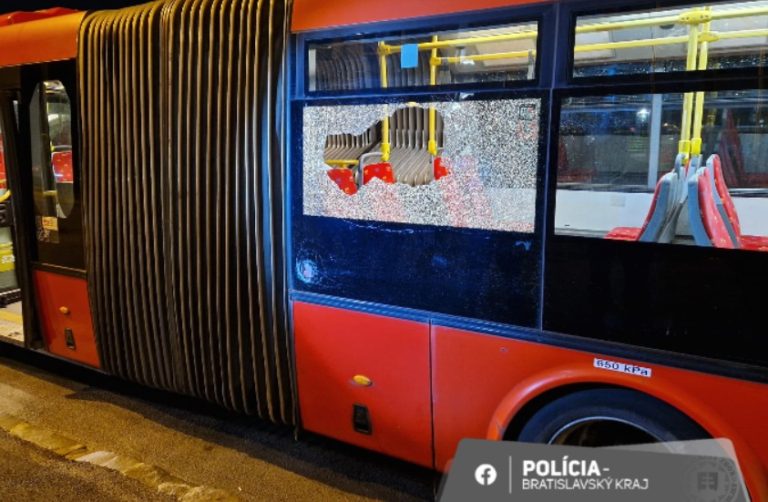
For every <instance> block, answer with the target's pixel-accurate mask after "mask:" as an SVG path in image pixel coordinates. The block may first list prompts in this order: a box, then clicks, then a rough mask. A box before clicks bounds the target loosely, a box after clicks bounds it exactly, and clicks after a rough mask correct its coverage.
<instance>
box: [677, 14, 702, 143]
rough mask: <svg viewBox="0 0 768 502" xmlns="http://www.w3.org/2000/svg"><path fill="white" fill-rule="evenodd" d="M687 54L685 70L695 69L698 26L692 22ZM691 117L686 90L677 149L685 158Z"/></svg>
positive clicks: (691, 104) (689, 140)
mask: <svg viewBox="0 0 768 502" xmlns="http://www.w3.org/2000/svg"><path fill="white" fill-rule="evenodd" d="M688 30H689V31H688V55H687V58H686V61H685V69H686V70H689V71H690V70H695V69H696V53H697V49H698V44H699V26H698V25H696V24H692V25H691V26H690V28H689V29H688ZM692 117H693V93H692V92H686V93H685V94H684V95H683V117H682V125H681V127H680V142H679V143H678V148H677V151H678V152H679V153H683V154H685V156H686V158H687V157H688V156H690V154H691V122H692Z"/></svg>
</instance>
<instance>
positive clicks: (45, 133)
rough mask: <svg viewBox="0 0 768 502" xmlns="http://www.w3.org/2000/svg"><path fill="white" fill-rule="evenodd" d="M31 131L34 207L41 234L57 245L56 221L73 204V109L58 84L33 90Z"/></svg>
mask: <svg viewBox="0 0 768 502" xmlns="http://www.w3.org/2000/svg"><path fill="white" fill-rule="evenodd" d="M30 129H31V142H32V171H33V183H34V189H35V206H36V209H37V213H38V216H39V217H41V219H42V220H41V222H42V223H41V228H42V230H43V233H45V234H46V235H50V236H51V237H52V238H54V240H53V242H56V241H55V234H56V232H57V228H58V225H57V224H56V220H58V219H59V218H66V217H67V216H69V213H70V212H71V211H72V208H73V206H74V203H75V200H74V170H73V164H72V110H71V106H70V102H69V97H68V95H67V91H66V89H65V88H64V85H63V84H62V83H61V82H60V81H58V80H49V81H45V82H42V83H41V84H39V85H38V86H37V88H36V89H35V93H34V95H33V98H32V104H31V106H30Z"/></svg>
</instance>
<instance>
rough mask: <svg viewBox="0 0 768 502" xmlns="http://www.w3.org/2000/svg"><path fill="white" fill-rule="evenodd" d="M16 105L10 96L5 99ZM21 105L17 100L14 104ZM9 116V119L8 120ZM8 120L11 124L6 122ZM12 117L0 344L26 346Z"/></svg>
mask: <svg viewBox="0 0 768 502" xmlns="http://www.w3.org/2000/svg"><path fill="white" fill-rule="evenodd" d="M3 101H4V102H5V103H4V105H5V104H8V105H10V106H13V102H14V100H13V99H11V97H10V95H9V96H8V99H7V100H6V99H4V100H3ZM15 102H18V101H15ZM6 117H7V118H6ZM6 121H8V122H7V123H6ZM16 125H17V124H16V122H15V120H14V117H13V114H3V116H2V117H0V342H8V343H12V344H16V345H24V341H25V340H24V322H23V316H22V296H21V289H20V287H19V280H18V276H17V270H16V266H15V264H16V250H17V249H18V247H17V246H16V242H15V240H16V239H15V233H16V232H15V228H14V226H15V221H14V208H13V204H12V202H13V200H12V198H11V197H12V195H13V191H12V190H11V179H10V178H11V176H13V173H12V172H11V169H9V168H10V167H11V166H10V165H9V164H11V162H13V159H11V158H10V156H11V155H12V154H13V147H12V146H11V145H10V144H9V143H10V142H11V141H13V139H12V136H13V134H14V133H15V130H16Z"/></svg>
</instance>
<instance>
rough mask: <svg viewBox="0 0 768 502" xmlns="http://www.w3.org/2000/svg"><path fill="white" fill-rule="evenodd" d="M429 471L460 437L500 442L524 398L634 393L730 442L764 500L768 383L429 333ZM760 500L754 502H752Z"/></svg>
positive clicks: (443, 463) (443, 461)
mask: <svg viewBox="0 0 768 502" xmlns="http://www.w3.org/2000/svg"><path fill="white" fill-rule="evenodd" d="M432 357H433V362H432V365H433V367H432V368H433V369H432V370H433V399H434V429H435V466H436V468H438V469H440V470H446V469H447V467H448V463H449V462H450V460H451V458H452V457H453V455H454V452H455V450H456V447H457V446H458V443H459V441H460V440H461V439H462V438H488V439H501V438H502V437H503V434H504V430H505V429H506V426H507V425H508V423H509V421H510V420H511V419H512V418H513V417H514V415H515V413H516V412H517V411H519V410H520V408H522V406H523V405H524V404H525V403H526V402H528V401H529V400H530V399H532V398H533V397H535V396H537V395H541V394H542V393H544V392H546V391H548V390H552V389H556V388H558V387H560V386H563V385H571V384H604V385H616V386H623V387H628V388H633V389H637V390H639V391H641V392H644V393H647V394H649V395H652V396H654V397H656V398H658V399H660V400H662V401H666V402H667V403H669V404H671V405H673V406H675V407H677V408H678V409H680V410H681V411H682V412H684V413H686V414H687V415H688V416H690V417H691V418H692V419H693V420H695V421H697V422H698V423H699V424H700V425H701V426H702V427H704V428H705V429H706V430H707V431H708V432H709V433H710V434H711V435H712V436H713V437H725V438H728V439H730V440H732V441H733V443H734V446H735V448H736V453H737V455H738V457H739V462H740V465H741V468H742V470H743V471H744V475H745V478H746V479H747V483H748V485H749V487H750V490H751V492H752V494H753V495H755V496H756V495H757V494H764V495H768V491H767V490H768V489H767V487H766V479H767V478H768V435H766V434H765V424H766V423H768V385H765V384H759V383H754V382H748V381H742V380H735V379H731V378H726V377H720V376H714V375H707V374H704V373H698V372H694V371H687V370H680V369H674V368H669V367H665V366H658V365H653V364H648V363H644V362H633V361H631V360H626V359H619V358H615V357H612V356H601V355H599V354H592V353H588V352H580V351H576V350H570V349H563V348H558V347H554V346H550V345H544V344H539V343H532V342H526V341H521V340H515V339H511V338H504V337H499V336H491V335H485V334H478V333H472V332H469V331H463V330H459V329H454V328H447V327H441V326H433V327H432ZM595 358H601V359H608V360H611V361H620V362H625V363H631V364H636V365H638V366H642V367H644V368H650V369H651V371H652V373H651V376H650V377H649V378H648V377H643V376H637V375H629V374H625V373H619V372H615V371H608V370H603V369H597V368H595ZM758 500H759V498H758Z"/></svg>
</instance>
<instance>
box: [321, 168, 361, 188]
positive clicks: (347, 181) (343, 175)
mask: <svg viewBox="0 0 768 502" xmlns="http://www.w3.org/2000/svg"><path fill="white" fill-rule="evenodd" d="M326 172H327V173H328V177H329V178H331V180H333V182H334V183H336V184H337V185H338V186H339V188H341V190H342V191H343V192H344V193H345V194H347V195H355V194H356V193H357V183H355V172H354V171H353V170H352V169H346V168H343V167H337V168H334V169H329V170H328V171H326Z"/></svg>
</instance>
